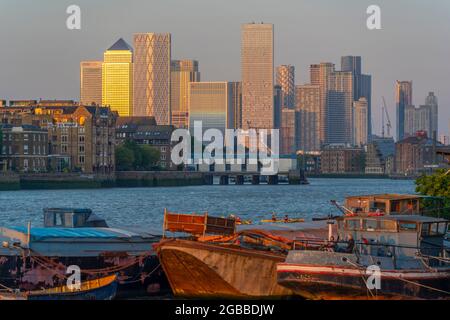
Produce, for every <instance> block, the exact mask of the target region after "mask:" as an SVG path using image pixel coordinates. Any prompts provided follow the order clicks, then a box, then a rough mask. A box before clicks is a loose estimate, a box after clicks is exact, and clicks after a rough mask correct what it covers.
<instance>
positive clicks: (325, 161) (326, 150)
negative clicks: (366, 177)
mask: <svg viewBox="0 0 450 320" xmlns="http://www.w3.org/2000/svg"><path fill="white" fill-rule="evenodd" d="M364 168H365V152H364V149H363V148H355V147H350V146H347V145H341V144H330V145H325V146H323V148H322V155H321V170H322V173H324V174H345V173H364Z"/></svg>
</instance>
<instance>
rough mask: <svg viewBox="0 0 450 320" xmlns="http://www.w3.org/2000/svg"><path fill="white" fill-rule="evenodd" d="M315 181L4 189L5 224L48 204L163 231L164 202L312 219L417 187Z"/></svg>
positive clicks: (36, 216)
mask: <svg viewBox="0 0 450 320" xmlns="http://www.w3.org/2000/svg"><path fill="white" fill-rule="evenodd" d="M310 182H311V184H310V185H306V186H303V185H276V186H271V185H259V186H253V185H244V186H236V185H228V186H220V185H213V186H193V187H172V188H128V189H125V188H115V189H89V190H87V189H86V190H21V191H0V226H13V225H25V224H26V223H27V222H28V221H31V222H32V224H33V225H34V226H41V225H42V221H43V215H42V209H43V208H45V207H76V208H90V209H93V210H94V212H95V213H97V214H98V215H100V216H101V217H103V218H105V219H106V220H107V221H108V223H109V224H110V225H111V226H136V227H140V228H145V229H147V230H151V231H154V232H156V231H161V229H162V223H163V212H164V208H167V209H168V210H170V211H172V212H179V213H194V212H196V213H203V212H205V211H207V212H208V213H209V214H211V215H217V216H223V215H229V214H235V215H239V216H240V217H242V218H243V219H251V220H253V221H260V220H261V219H269V218H270V217H271V213H272V212H277V213H278V214H279V215H280V217H281V215H284V214H289V216H290V217H301V218H305V219H307V220H308V219H311V218H312V217H317V216H324V215H328V214H330V213H333V214H337V213H338V212H337V209H336V208H335V207H333V206H331V205H330V200H338V201H343V200H344V198H345V197H346V196H349V195H358V194H372V193H414V189H415V186H414V182H413V181H408V180H384V179H383V180H381V179H380V180H378V179H310Z"/></svg>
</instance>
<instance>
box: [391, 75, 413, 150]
mask: <svg viewBox="0 0 450 320" xmlns="http://www.w3.org/2000/svg"><path fill="white" fill-rule="evenodd" d="M395 102H396V111H397V140H398V141H400V140H402V139H403V138H404V136H405V109H406V107H407V106H411V105H412V81H397V82H396V85H395Z"/></svg>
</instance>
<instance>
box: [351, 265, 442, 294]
mask: <svg viewBox="0 0 450 320" xmlns="http://www.w3.org/2000/svg"><path fill="white" fill-rule="evenodd" d="M346 262H348V263H349V264H350V265H353V266H354V267H356V268H357V269H360V270H361V271H362V270H364V268H363V267H362V266H358V265H357V264H354V263H353V262H351V261H350V260H348V259H347V260H346ZM382 277H383V278H390V279H394V280H401V281H404V282H406V283H409V284H412V285H416V286H418V287H423V288H426V289H429V290H432V291H436V292H440V293H444V294H446V295H450V292H449V291H444V290H441V289H437V288H433V287H430V286H427V285H425V284H421V283H418V282H415V281H411V280H407V279H403V278H400V277H394V276H386V275H382ZM363 280H364V283H365V284H366V287H367V282H366V281H365V279H364V277H363ZM369 290H370V289H369ZM371 293H372V292H371ZM372 296H373V295H372Z"/></svg>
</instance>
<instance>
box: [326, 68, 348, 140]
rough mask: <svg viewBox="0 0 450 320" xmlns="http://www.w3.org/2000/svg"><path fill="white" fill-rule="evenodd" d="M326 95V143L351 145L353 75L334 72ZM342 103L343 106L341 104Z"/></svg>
mask: <svg viewBox="0 0 450 320" xmlns="http://www.w3.org/2000/svg"><path fill="white" fill-rule="evenodd" d="M330 78H331V79H330V87H329V90H328V94H327V107H326V108H327V142H328V143H344V144H352V143H353V97H354V95H353V74H352V73H351V72H344V71H335V72H333V73H331V75H330ZM342 103H343V104H342Z"/></svg>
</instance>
